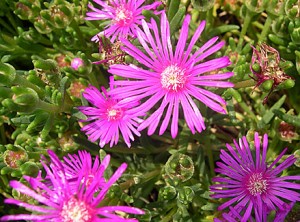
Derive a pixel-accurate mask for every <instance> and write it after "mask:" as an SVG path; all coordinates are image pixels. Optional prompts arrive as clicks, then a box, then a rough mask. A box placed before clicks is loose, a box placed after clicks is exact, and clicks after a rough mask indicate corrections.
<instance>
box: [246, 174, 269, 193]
mask: <svg viewBox="0 0 300 222" xmlns="http://www.w3.org/2000/svg"><path fill="white" fill-rule="evenodd" d="M267 187H268V182H267V180H266V179H264V178H263V175H262V173H254V174H252V175H251V176H250V178H249V180H248V183H247V190H248V191H249V192H250V194H251V195H253V196H255V195H257V194H262V193H264V192H266V190H267Z"/></svg>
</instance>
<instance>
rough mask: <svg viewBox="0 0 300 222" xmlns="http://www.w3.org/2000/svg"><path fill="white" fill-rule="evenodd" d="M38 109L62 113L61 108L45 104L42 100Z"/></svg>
mask: <svg viewBox="0 0 300 222" xmlns="http://www.w3.org/2000/svg"><path fill="white" fill-rule="evenodd" d="M38 108H39V109H43V110H45V111H48V112H50V113H58V112H59V111H60V107H59V106H57V105H54V104H50V103H47V102H44V101H42V100H40V102H39V104H38Z"/></svg>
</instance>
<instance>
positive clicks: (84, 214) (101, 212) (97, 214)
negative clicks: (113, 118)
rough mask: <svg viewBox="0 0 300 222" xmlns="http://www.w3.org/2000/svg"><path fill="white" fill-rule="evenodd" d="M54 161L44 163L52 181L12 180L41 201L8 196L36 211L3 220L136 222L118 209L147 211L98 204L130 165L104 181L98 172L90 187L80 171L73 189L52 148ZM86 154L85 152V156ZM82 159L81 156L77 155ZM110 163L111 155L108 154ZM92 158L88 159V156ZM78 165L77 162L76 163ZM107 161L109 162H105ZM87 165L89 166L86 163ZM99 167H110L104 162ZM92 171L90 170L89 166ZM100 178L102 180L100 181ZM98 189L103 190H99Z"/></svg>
mask: <svg viewBox="0 0 300 222" xmlns="http://www.w3.org/2000/svg"><path fill="white" fill-rule="evenodd" d="M48 153H49V155H50V158H51V164H50V165H49V166H47V165H46V163H45V162H43V161H41V162H42V165H43V167H44V169H45V171H46V173H47V178H49V179H50V181H51V186H49V184H48V183H47V184H44V183H43V182H42V181H41V180H40V178H38V179H36V178H32V177H29V176H24V178H25V179H26V180H27V181H28V182H29V183H30V184H35V190H32V189H31V188H30V187H28V186H26V185H24V184H22V183H20V182H18V181H11V182H10V186H11V187H12V188H14V189H15V190H17V191H18V192H20V193H22V194H25V195H28V196H30V197H32V198H33V199H35V200H36V201H37V202H39V205H33V204H29V203H25V202H22V201H20V200H15V199H11V198H9V199H6V200H5V203H6V204H15V205H17V206H20V207H25V208H26V209H27V210H29V211H32V214H19V215H7V216H3V217H2V218H0V220H1V221H12V220H32V221H53V222H70V221H81V222H97V221H99V222H100V221H102V222H104V221H105V222H106V221H107V222H108V221H111V222H113V221H114V222H115V221H116V222H122V221H132V222H136V221H137V220H136V219H126V218H122V217H121V216H119V215H118V214H115V212H116V211H119V212H124V213H130V214H143V213H144V212H143V211H142V210H140V209H137V208H134V207H129V206H101V207H98V205H99V204H100V203H101V201H102V200H103V199H104V197H105V195H106V193H107V191H108V189H109V188H110V187H111V185H112V184H113V183H115V182H116V180H118V179H119V178H120V176H121V175H122V173H123V172H124V171H125V169H126V167H127V165H126V164H125V163H123V164H122V165H121V166H120V167H119V168H118V169H117V170H116V172H115V173H114V174H113V175H112V177H111V178H110V179H109V180H108V181H107V182H106V183H104V184H102V181H103V179H102V178H103V173H104V172H103V171H98V172H97V173H96V174H95V175H94V176H95V177H94V179H93V180H92V181H90V184H89V186H86V182H85V181H86V180H90V178H88V177H87V176H86V173H85V172H84V170H81V171H80V172H79V173H78V177H77V180H76V185H77V186H76V188H77V189H76V190H73V189H70V183H69V180H68V179H67V175H66V171H65V168H64V164H63V163H62V162H61V161H60V160H59V159H58V157H57V156H56V155H55V153H54V152H53V151H51V150H49V151H48ZM85 154H86V153H82V154H81V155H85ZM77 158H78V157H77ZM105 158H107V161H108V162H109V158H110V157H109V156H106V157H105ZM87 159H88V158H87ZM74 164H76V163H74ZM105 164H107V163H105ZM85 166H86V167H87V165H85ZM99 168H106V166H103V165H102V163H101V164H100V166H99ZM85 170H87V171H89V170H90V169H85ZM99 181H100V182H99ZM99 184H102V188H101V189H100V191H99V189H98V187H99ZM96 190H98V191H99V192H95V191H96Z"/></svg>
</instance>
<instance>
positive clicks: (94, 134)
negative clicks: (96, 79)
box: [78, 86, 141, 147]
mask: <svg viewBox="0 0 300 222" xmlns="http://www.w3.org/2000/svg"><path fill="white" fill-rule="evenodd" d="M102 92H103V93H100V92H99V90H98V89H96V88H95V87H93V86H89V87H88V88H86V89H85V91H84V93H83V96H84V98H85V99H86V100H88V101H89V102H90V103H91V104H92V105H93V106H95V107H89V106H87V107H86V106H82V107H79V108H78V109H79V110H80V111H81V112H82V113H83V114H85V115H86V116H87V117H88V118H87V119H86V120H83V121H84V122H90V123H89V124H87V125H85V126H84V127H82V128H81V130H82V131H84V132H85V133H86V134H87V135H88V139H89V140H90V141H91V142H95V141H96V140H98V139H99V140H100V142H99V145H100V147H104V145H105V144H107V143H109V142H110V147H112V146H113V145H115V144H117V143H118V141H119V131H120V132H121V134H122V136H123V139H124V142H125V143H126V144H127V146H128V147H130V145H131V144H130V140H132V141H134V136H133V134H135V135H137V136H140V133H139V132H138V131H137V129H136V127H137V126H138V122H140V121H141V120H140V119H139V118H137V115H135V114H134V113H129V112H128V110H129V109H131V108H133V107H135V106H136V105H138V104H139V103H138V102H137V101H131V102H129V103H127V104H123V105H121V106H120V105H119V102H118V100H116V99H114V96H109V95H107V93H106V90H105V89H104V88H102Z"/></svg>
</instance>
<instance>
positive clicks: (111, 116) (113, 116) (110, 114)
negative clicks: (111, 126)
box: [107, 108, 123, 121]
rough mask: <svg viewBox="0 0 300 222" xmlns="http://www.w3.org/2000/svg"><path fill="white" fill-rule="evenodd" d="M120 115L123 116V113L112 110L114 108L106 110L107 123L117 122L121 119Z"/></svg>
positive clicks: (118, 110)
mask: <svg viewBox="0 0 300 222" xmlns="http://www.w3.org/2000/svg"><path fill="white" fill-rule="evenodd" d="M122 115H123V111H122V110H121V109H114V108H109V109H107V119H108V121H111V120H118V119H120V118H121V117H122Z"/></svg>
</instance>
